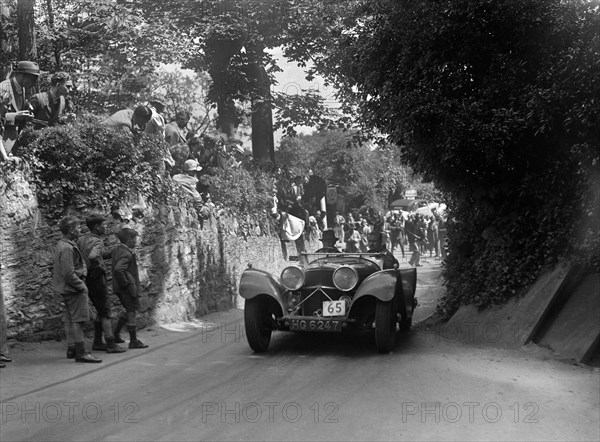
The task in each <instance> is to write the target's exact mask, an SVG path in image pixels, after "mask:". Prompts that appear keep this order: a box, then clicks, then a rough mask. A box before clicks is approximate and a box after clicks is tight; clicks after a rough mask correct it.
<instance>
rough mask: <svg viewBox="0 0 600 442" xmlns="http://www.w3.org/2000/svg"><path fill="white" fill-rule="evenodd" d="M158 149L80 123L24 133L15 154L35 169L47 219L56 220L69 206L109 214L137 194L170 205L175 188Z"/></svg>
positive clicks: (145, 140) (150, 141) (148, 141)
mask: <svg viewBox="0 0 600 442" xmlns="http://www.w3.org/2000/svg"><path fill="white" fill-rule="evenodd" d="M158 143H160V140H157V139H156V138H153V137H149V136H146V135H144V136H142V137H136V138H135V139H134V138H132V137H131V136H128V135H127V134H123V133H119V132H115V131H114V130H112V129H109V128H106V127H103V126H100V125H97V124H91V123H79V124H75V125H66V126H57V127H50V128H46V129H43V130H39V131H34V130H28V131H25V132H24V133H23V135H22V138H21V143H20V147H19V148H18V149H17V152H16V154H17V155H18V156H21V157H22V158H23V159H24V160H25V161H27V163H28V165H29V167H30V169H31V172H32V175H33V176H32V178H33V182H34V183H35V185H36V188H37V196H38V201H39V204H40V207H41V208H42V209H43V210H44V212H45V215H46V216H47V217H48V218H50V219H58V218H60V217H61V216H62V215H63V214H64V213H65V211H66V209H67V208H68V207H69V206H75V207H77V208H83V207H95V208H98V209H104V210H106V209H108V208H110V207H111V206H113V205H118V204H120V203H122V202H124V201H127V199H128V198H130V197H131V196H135V195H136V194H137V193H141V194H143V195H144V196H145V197H146V199H147V200H148V201H149V202H166V201H167V199H168V198H169V196H170V195H173V192H172V184H171V180H170V179H169V178H168V177H165V173H164V164H163V159H162V154H161V150H160V149H159V148H158V147H157V146H159V144H158Z"/></svg>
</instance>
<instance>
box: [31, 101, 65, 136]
mask: <svg viewBox="0 0 600 442" xmlns="http://www.w3.org/2000/svg"><path fill="white" fill-rule="evenodd" d="M29 105H30V106H31V109H32V110H33V116H34V118H35V119H36V120H40V121H45V122H46V123H48V126H55V125H57V124H58V123H59V122H60V117H62V116H63V115H65V113H66V112H67V101H66V100H65V97H57V99H56V100H53V99H52V96H51V95H50V92H41V93H39V94H35V95H34V96H33V97H31V99H30V100H29ZM42 127H44V125H43V124H41V123H35V122H34V128H35V129H40V128H42Z"/></svg>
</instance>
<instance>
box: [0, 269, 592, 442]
mask: <svg viewBox="0 0 600 442" xmlns="http://www.w3.org/2000/svg"><path fill="white" fill-rule="evenodd" d="M437 267H438V268H436V266H435V264H434V263H433V264H431V265H427V264H426V265H425V267H423V268H421V269H420V273H419V285H420V289H419V293H418V296H419V298H420V302H421V307H420V309H421V312H420V313H419V315H420V316H419V317H417V319H424V317H425V316H427V315H428V314H430V313H431V312H432V311H433V302H432V300H431V299H429V298H428V297H430V296H431V293H432V289H435V286H436V284H437V279H436V276H437V274H438V273H439V266H437ZM400 336H401V339H399V340H398V343H397V345H396V348H395V349H394V351H393V352H392V353H391V354H388V355H380V354H378V353H377V352H376V350H375V347H374V342H373V337H372V336H371V335H369V334H364V333H363V334H358V335H352V336H347V335H331V334H316V335H305V334H292V333H282V332H280V333H275V334H274V339H273V341H272V344H271V347H270V351H269V352H268V353H267V354H264V355H257V354H254V353H253V352H252V351H251V350H250V348H249V347H248V345H247V343H246V340H245V335H244V329H243V314H242V311H241V310H239V309H234V310H230V311H227V312H222V313H218V314H213V315H210V316H208V317H206V318H203V319H202V321H200V322H198V323H197V324H188V325H181V326H179V327H178V326H172V327H170V328H169V329H164V328H160V327H155V328H153V330H151V331H144V332H142V333H141V337H142V339H143V340H144V341H146V342H147V343H148V344H150V346H151V347H150V348H149V349H145V350H129V351H127V352H126V353H124V354H120V355H102V357H103V358H104V362H103V363H102V364H98V365H95V364H87V365H85V364H76V363H74V362H72V361H69V360H67V359H65V358H64V344H63V343H41V344H27V345H23V346H21V347H20V348H17V349H15V351H13V353H12V355H13V357H14V359H15V361H14V362H12V363H11V364H9V366H8V367H7V368H5V369H2V370H0V400H1V406H2V410H1V411H2V415H1V427H0V440H1V441H2V442H7V441H13V440H36V441H37V440H44V441H54V440H57V441H68V440H107V441H129V440H167V441H170V440H178V441H180V440H181V441H183V440H227V441H235V440H272V441H287V440H305V441H306V440H349V441H350V440H428V441H434V440H435V441H438V440H478V441H479V440H561V441H562V440H599V439H600V434H599V396H600V393H599V391H598V385H599V380H600V373H599V371H598V369H594V368H590V367H586V366H574V365H568V364H565V363H563V362H560V361H556V360H553V359H551V358H549V357H547V356H546V355H545V353H543V352H538V351H534V350H530V351H527V350H519V351H516V350H501V349H494V348H491V347H490V348H477V347H472V346H468V345H465V344H460V343H457V342H453V341H449V340H448V339H444V337H443V336H441V337H440V336H438V335H436V334H435V333H433V332H432V331H431V330H425V329H424V328H423V327H420V326H417V327H415V328H414V329H413V330H412V331H411V332H409V333H407V334H403V335H400Z"/></svg>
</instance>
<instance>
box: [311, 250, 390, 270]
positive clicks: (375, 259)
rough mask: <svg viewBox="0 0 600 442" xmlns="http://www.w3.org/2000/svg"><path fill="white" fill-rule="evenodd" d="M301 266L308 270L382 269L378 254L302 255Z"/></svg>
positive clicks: (381, 258)
mask: <svg viewBox="0 0 600 442" xmlns="http://www.w3.org/2000/svg"><path fill="white" fill-rule="evenodd" d="M302 261H303V264H304V265H306V266H307V267H309V268H313V267H321V266H330V265H335V266H342V265H347V266H350V267H353V266H365V265H376V266H377V267H379V268H380V269H381V268H383V256H382V255H381V254H378V253H356V254H341V253H305V254H303V255H302Z"/></svg>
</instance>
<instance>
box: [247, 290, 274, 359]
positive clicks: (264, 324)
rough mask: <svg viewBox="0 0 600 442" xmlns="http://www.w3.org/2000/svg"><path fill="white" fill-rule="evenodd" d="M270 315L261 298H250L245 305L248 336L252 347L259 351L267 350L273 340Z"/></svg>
mask: <svg viewBox="0 0 600 442" xmlns="http://www.w3.org/2000/svg"><path fill="white" fill-rule="evenodd" d="M270 319H271V318H270V315H269V311H268V309H267V308H265V305H264V304H263V303H262V302H260V300H259V299H248V300H246V304H245V306H244V324H245V328H246V338H247V339H248V344H249V345H250V348H251V349H252V350H254V351H255V352H257V353H262V352H265V351H267V348H269V344H270V342H271V331H272V327H271V324H270V322H271V321H270Z"/></svg>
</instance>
